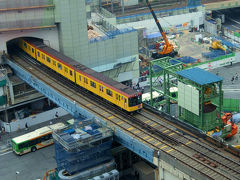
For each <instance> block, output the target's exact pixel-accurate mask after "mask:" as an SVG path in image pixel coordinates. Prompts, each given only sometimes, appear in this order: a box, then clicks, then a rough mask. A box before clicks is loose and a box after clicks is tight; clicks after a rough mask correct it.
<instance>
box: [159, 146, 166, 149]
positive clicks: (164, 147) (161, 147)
mask: <svg viewBox="0 0 240 180" xmlns="http://www.w3.org/2000/svg"><path fill="white" fill-rule="evenodd" d="M165 147H168V146H166V145H165V146H163V147H161V148H160V149H164V148H165Z"/></svg>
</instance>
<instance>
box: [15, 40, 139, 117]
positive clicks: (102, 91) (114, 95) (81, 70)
mask: <svg viewBox="0 0 240 180" xmlns="http://www.w3.org/2000/svg"><path fill="white" fill-rule="evenodd" d="M18 46H19V47H20V48H21V49H22V50H23V51H25V52H26V53H27V54H29V55H30V56H32V57H33V58H34V59H36V60H37V61H39V62H41V63H42V64H44V65H45V66H47V67H49V68H50V69H52V70H54V71H56V72H57V73H59V74H61V75H62V76H64V77H65V78H67V79H69V80H70V81H72V82H74V83H76V84H77V85H79V86H81V87H83V88H85V89H87V90H88V91H91V92H93V93H94V94H96V95H98V96H100V97H102V98H104V99H106V100H107V101H110V102H111V103H113V104H115V105H116V106H118V107H120V108H122V109H124V110H126V111H128V112H134V111H139V110H141V109H142V97H141V96H142V94H141V93H139V92H137V91H135V90H133V89H132V88H130V87H128V86H125V85H123V84H121V83H119V82H117V81H114V80H112V79H110V78H108V77H105V76H103V75H102V74H101V73H98V72H96V71H94V70H92V69H90V68H88V67H86V66H84V65H82V64H80V63H79V62H77V61H75V60H73V59H71V58H69V57H67V56H65V55H63V54H61V53H60V52H58V51H56V50H54V49H52V48H50V47H48V46H47V45H45V44H43V42H41V41H40V40H36V39H32V38H21V39H19V42H18Z"/></svg>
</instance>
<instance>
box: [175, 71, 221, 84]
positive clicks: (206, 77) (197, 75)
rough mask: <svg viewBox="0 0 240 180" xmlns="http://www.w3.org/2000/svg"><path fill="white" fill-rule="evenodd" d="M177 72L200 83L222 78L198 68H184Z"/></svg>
mask: <svg viewBox="0 0 240 180" xmlns="http://www.w3.org/2000/svg"><path fill="white" fill-rule="evenodd" d="M177 74H178V75H180V76H182V77H185V78H187V79H189V80H191V81H193V82H195V83H197V84H200V85H204V84H209V83H214V82H218V81H222V80H223V79H222V78H221V77H219V76H217V75H215V74H213V73H210V72H208V71H205V70H202V69H200V68H191V69H185V70H182V71H178V72H177Z"/></svg>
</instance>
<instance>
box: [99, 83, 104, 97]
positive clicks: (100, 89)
mask: <svg viewBox="0 0 240 180" xmlns="http://www.w3.org/2000/svg"><path fill="white" fill-rule="evenodd" d="M98 92H99V96H101V97H103V86H102V85H101V84H99V87H98Z"/></svg>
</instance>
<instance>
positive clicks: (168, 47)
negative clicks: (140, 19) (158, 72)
mask: <svg viewBox="0 0 240 180" xmlns="http://www.w3.org/2000/svg"><path fill="white" fill-rule="evenodd" d="M146 3H147V6H148V8H149V10H150V12H151V13H152V16H153V18H154V20H155V22H156V24H157V27H158V29H159V32H160V33H161V35H162V37H163V39H164V42H165V44H164V46H163V49H162V51H160V52H159V51H158V52H157V53H154V54H153V55H152V57H153V58H155V59H158V58H161V57H165V56H171V57H174V56H175V55H176V54H177V52H176V51H174V49H173V45H172V44H170V43H169V41H168V38H167V36H166V34H165V32H164V31H163V29H162V26H161V25H160V23H159V21H158V19H157V16H156V14H155V12H154V10H153V8H152V6H151V4H150V3H149V1H148V0H146Z"/></svg>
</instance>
